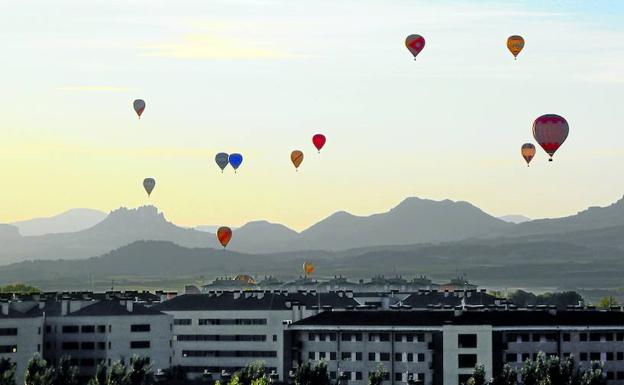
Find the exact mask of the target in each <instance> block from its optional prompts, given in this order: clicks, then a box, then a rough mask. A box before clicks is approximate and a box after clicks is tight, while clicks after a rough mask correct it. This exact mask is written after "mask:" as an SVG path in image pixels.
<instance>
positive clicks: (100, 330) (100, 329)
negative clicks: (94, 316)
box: [97, 325, 106, 333]
mask: <svg viewBox="0 0 624 385" xmlns="http://www.w3.org/2000/svg"><path fill="white" fill-rule="evenodd" d="M97 331H98V333H106V325H98V327H97Z"/></svg>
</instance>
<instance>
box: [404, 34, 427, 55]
mask: <svg viewBox="0 0 624 385" xmlns="http://www.w3.org/2000/svg"><path fill="white" fill-rule="evenodd" d="M405 46H406V47H407V49H408V50H409V51H410V52H411V53H412V55H414V60H416V56H418V54H419V53H420V51H422V50H423V48H425V38H424V37H422V36H420V35H415V34H414V35H409V36H408V37H407V38H406V39H405Z"/></svg>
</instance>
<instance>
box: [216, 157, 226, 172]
mask: <svg viewBox="0 0 624 385" xmlns="http://www.w3.org/2000/svg"><path fill="white" fill-rule="evenodd" d="M228 159H229V155H228V154H226V153H225V152H220V153H218V154H217V155H216V156H215V162H217V166H219V168H220V169H221V171H223V170H224V169H225V168H226V167H227V165H228V162H229V160H228Z"/></svg>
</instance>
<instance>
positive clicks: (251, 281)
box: [234, 274, 256, 285]
mask: <svg viewBox="0 0 624 385" xmlns="http://www.w3.org/2000/svg"><path fill="white" fill-rule="evenodd" d="M234 279H235V280H236V281H241V282H245V283H247V284H251V285H254V284H255V283H256V280H255V279H253V277H252V276H250V275H247V274H239V275H237V276H236V278H234Z"/></svg>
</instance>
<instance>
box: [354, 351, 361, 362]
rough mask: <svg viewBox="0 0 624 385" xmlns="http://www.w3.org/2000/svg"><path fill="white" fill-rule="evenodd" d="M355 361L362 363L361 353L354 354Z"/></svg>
mask: <svg viewBox="0 0 624 385" xmlns="http://www.w3.org/2000/svg"><path fill="white" fill-rule="evenodd" d="M355 360H356V361H362V352H357V353H355Z"/></svg>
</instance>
